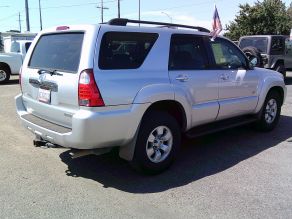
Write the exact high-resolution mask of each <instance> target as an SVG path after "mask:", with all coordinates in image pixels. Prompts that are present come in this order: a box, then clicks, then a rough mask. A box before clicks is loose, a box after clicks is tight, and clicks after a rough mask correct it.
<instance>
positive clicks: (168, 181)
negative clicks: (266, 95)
mask: <svg viewBox="0 0 292 219" xmlns="http://www.w3.org/2000/svg"><path fill="white" fill-rule="evenodd" d="M289 75H290V76H292V74H291V73H289ZM17 83H18V81H17V77H13V79H12V80H11V83H10V84H8V85H1V86H0V111H1V114H0V121H1V124H0V167H1V168H0V203H1V204H0V218H69V217H70V218H98V217H103V218H138V217H139V218H194V217H195V218H292V145H291V144H292V143H291V142H292V107H291V104H292V77H290V78H289V79H288V85H287V88H288V95H287V99H286V102H285V104H284V106H283V108H282V116H281V120H280V122H279V125H278V127H277V128H276V129H275V130H274V131H273V132H270V133H259V132H256V131H254V130H253V129H251V128H250V127H240V128H235V129H232V130H226V131H224V132H220V133H216V134H212V135H208V136H204V137H201V138H197V139H193V140H185V141H184V143H183V147H182V150H181V153H180V155H179V157H178V160H177V162H176V163H175V164H174V165H173V166H172V167H171V168H170V169H169V170H167V171H166V172H164V173H163V174H160V175H158V176H143V175H140V174H138V173H136V172H135V171H133V170H132V169H131V168H130V167H129V165H128V163H127V162H125V161H123V160H121V159H119V158H118V157H117V156H116V155H115V154H113V153H112V154H107V155H103V156H99V157H98V156H88V157H84V158H81V159H75V160H71V159H70V157H69V154H68V150H66V149H42V148H35V147H33V145H32V140H33V136H32V135H31V134H30V133H29V132H28V131H27V130H25V129H24V128H23V127H22V126H21V124H20V121H19V119H18V118H17V116H16V113H15V106H14V99H13V97H14V96H15V95H16V94H18V93H19V86H18V84H17ZM290 84H291V85H290Z"/></svg>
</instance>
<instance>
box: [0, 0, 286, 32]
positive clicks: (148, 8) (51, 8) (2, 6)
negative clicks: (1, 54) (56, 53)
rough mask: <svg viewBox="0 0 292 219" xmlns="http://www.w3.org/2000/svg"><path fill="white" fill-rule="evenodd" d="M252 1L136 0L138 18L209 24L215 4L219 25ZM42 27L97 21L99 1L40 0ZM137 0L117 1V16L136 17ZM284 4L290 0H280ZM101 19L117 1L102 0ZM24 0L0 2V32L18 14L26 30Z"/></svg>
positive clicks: (113, 12) (34, 8)
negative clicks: (119, 11)
mask: <svg viewBox="0 0 292 219" xmlns="http://www.w3.org/2000/svg"><path fill="white" fill-rule="evenodd" d="M255 1H256V0H140V2H141V19H144V20H154V21H162V22H170V21H171V19H172V22H173V23H181V24H189V25H196V26H203V27H206V28H208V29H210V27H211V20H212V16H213V10H214V3H216V5H217V9H218V12H219V16H220V18H221V22H222V25H223V27H225V25H226V24H228V23H229V22H230V21H232V20H233V19H234V18H235V15H236V14H237V13H238V11H239V8H238V5H239V4H244V3H249V4H253V3H254V2H255ZM28 2H29V8H30V26H31V31H32V32H38V31H39V30H40V20H39V10H38V5H39V0H28ZM40 2H41V7H42V19H43V28H47V27H52V26H58V25H62V24H63V25H64V24H66V25H70V24H83V23H90V24H94V23H99V22H100V21H101V18H100V16H101V14H100V13H101V12H100V9H98V8H96V6H100V0H97V1H94V0H63V1H60V0H40ZM138 2H139V1H138V0H121V17H125V18H131V19H138V8H139V7H138V6H139V4H138ZM284 2H285V3H286V5H287V6H288V5H289V4H290V2H291V0H285V1H284ZM104 7H108V8H109V9H107V10H104V21H107V20H109V19H111V18H114V17H117V0H104ZM24 9H25V0H1V1H0V32H4V31H7V30H12V29H13V30H19V22H18V13H19V12H20V15H21V20H22V21H21V25H22V30H23V31H25V30H26V22H25V10H24Z"/></svg>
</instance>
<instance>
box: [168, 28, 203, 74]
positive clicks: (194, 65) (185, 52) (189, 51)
mask: <svg viewBox="0 0 292 219" xmlns="http://www.w3.org/2000/svg"><path fill="white" fill-rule="evenodd" d="M168 65H169V66H168V67H169V69H170V70H196V69H205V68H206V67H207V58H206V53H205V48H204V44H203V38H202V37H199V36H192V35H177V34H176V35H173V36H172V38H171V45H170V54H169V64H168Z"/></svg>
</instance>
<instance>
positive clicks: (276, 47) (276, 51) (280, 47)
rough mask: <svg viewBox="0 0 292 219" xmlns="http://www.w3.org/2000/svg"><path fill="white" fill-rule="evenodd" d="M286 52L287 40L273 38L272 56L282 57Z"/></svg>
mask: <svg viewBox="0 0 292 219" xmlns="http://www.w3.org/2000/svg"><path fill="white" fill-rule="evenodd" d="M284 51H285V40H284V38H283V37H272V42H271V55H282V54H284Z"/></svg>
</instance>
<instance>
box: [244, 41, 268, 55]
mask: <svg viewBox="0 0 292 219" xmlns="http://www.w3.org/2000/svg"><path fill="white" fill-rule="evenodd" d="M247 46H253V47H255V48H257V49H258V50H259V51H260V52H261V53H267V46H268V38H267V37H247V38H242V39H241V40H240V43H239V47H240V48H241V49H243V48H245V47H247Z"/></svg>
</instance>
